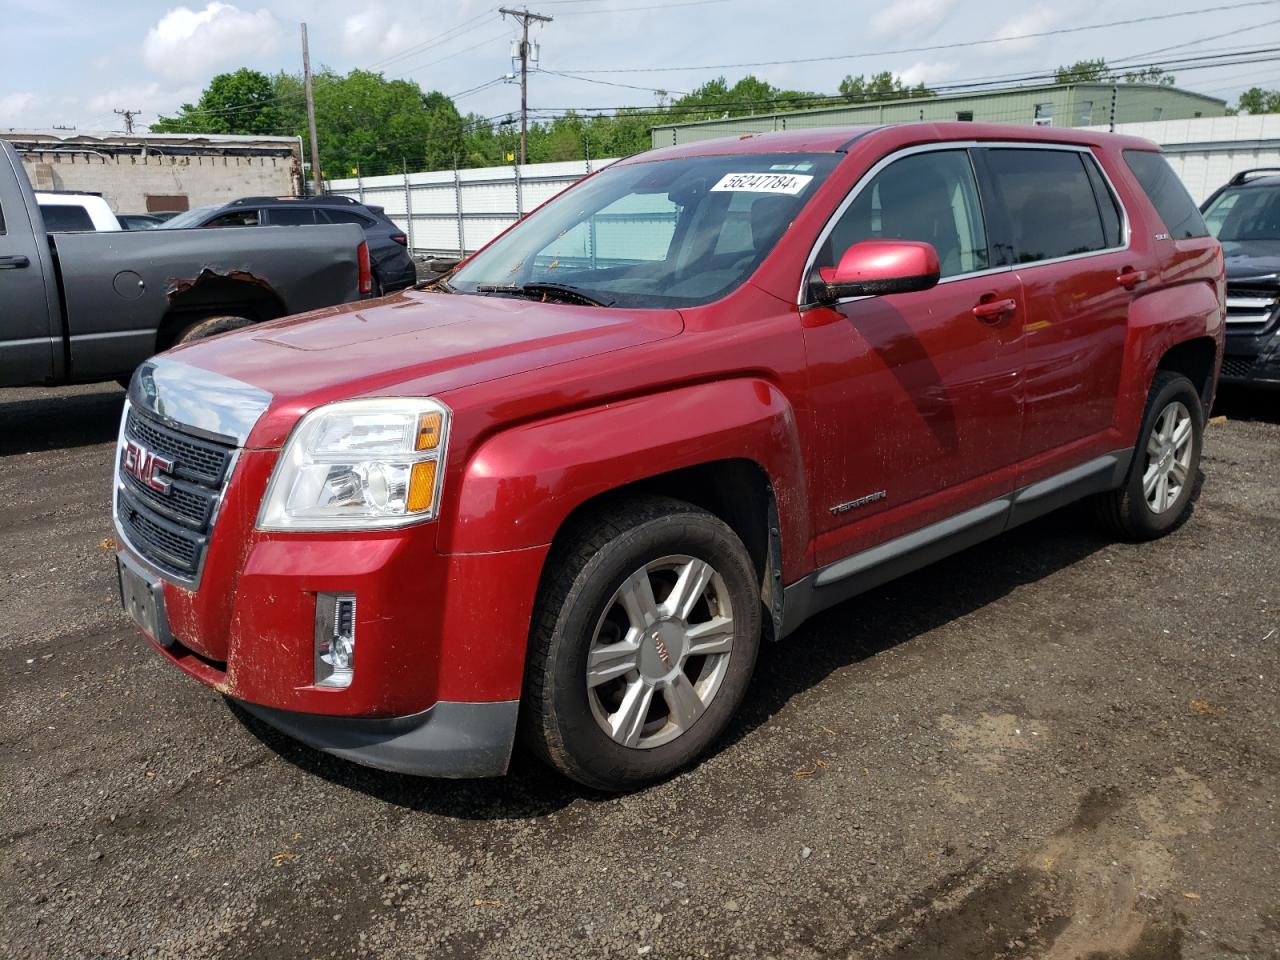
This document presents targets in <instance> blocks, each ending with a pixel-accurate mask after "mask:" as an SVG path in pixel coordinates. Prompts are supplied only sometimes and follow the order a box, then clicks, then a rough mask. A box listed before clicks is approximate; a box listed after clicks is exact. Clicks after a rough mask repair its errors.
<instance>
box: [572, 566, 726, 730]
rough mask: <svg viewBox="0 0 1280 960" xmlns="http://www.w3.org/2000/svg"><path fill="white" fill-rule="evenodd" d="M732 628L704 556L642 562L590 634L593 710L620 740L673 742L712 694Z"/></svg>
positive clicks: (720, 582)
mask: <svg viewBox="0 0 1280 960" xmlns="http://www.w3.org/2000/svg"><path fill="white" fill-rule="evenodd" d="M735 632H736V627H735V624H734V614H733V605H732V603H731V602H730V599H729V591H728V588H727V587H726V586H725V582H724V579H723V578H722V577H721V576H720V574H719V573H718V572H717V571H716V570H715V568H713V567H712V566H711V565H710V564H709V563H707V562H705V561H703V560H699V559H697V558H696V557H689V556H683V555H673V556H666V557H662V558H660V559H658V560H654V561H652V562H650V563H647V564H645V566H643V567H641V568H640V569H639V570H636V571H634V572H633V573H632V574H631V575H630V576H629V577H627V578H626V579H625V580H624V581H623V582H622V585H621V586H620V587H619V588H618V589H617V590H616V591H615V592H614V594H613V597H612V598H611V599H610V600H609V602H608V604H606V605H605V609H604V613H603V614H602V615H601V617H600V620H599V622H598V623H597V624H596V629H595V633H594V635H593V636H592V638H591V645H590V648H589V649H588V651H587V665H586V684H587V696H588V700H589V701H590V705H591V713H592V716H594V717H595V720H596V722H597V723H598V724H599V725H600V728H601V729H602V730H603V731H604V732H605V733H606V734H607V735H608V736H609V737H610V739H612V740H614V741H615V742H617V743H619V744H622V745H623V746H626V747H633V748H637V749H641V750H645V749H651V748H653V747H658V746H661V745H662V744H664V743H669V742H671V741H672V740H674V739H675V738H677V737H679V736H680V735H681V734H683V733H685V732H686V731H687V730H688V729H689V728H690V727H691V726H692V725H693V724H694V723H695V722H697V720H698V718H699V717H701V716H702V715H703V714H704V713H705V712H706V710H707V707H708V706H710V704H711V701H712V700H713V699H714V698H715V696H716V693H717V692H718V691H719V689H720V686H721V684H722V682H723V681H724V677H725V674H726V672H727V671H728V668H729V658H730V657H731V656H732V654H733V640H734V635H735Z"/></svg>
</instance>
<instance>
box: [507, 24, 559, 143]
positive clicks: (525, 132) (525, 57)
mask: <svg viewBox="0 0 1280 960" xmlns="http://www.w3.org/2000/svg"><path fill="white" fill-rule="evenodd" d="M498 12H499V13H500V14H502V15H503V16H504V17H505V16H512V17H515V18H516V19H517V20H519V21H520V26H521V27H522V28H523V33H522V35H521V37H520V162H521V163H528V162H529V149H528V145H529V24H530V23H531V22H533V21H539V22H541V23H550V22H551V18H550V17H544V16H543V15H542V14H540V13H530V12H529V10H528V8H527V7H526V8H525V9H524V10H512V9H511V8H510V7H499V8H498Z"/></svg>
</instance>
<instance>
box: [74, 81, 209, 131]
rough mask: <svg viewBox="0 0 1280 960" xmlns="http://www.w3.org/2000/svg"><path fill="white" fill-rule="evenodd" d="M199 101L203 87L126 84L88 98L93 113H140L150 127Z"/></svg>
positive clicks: (88, 104) (143, 120)
mask: <svg viewBox="0 0 1280 960" xmlns="http://www.w3.org/2000/svg"><path fill="white" fill-rule="evenodd" d="M199 97H200V87H199V86H198V85H195V84H192V85H189V86H182V87H171V86H168V85H167V84H166V85H161V84H159V83H132V84H130V83H126V84H122V85H121V86H118V87H113V88H112V89H110V90H106V91H104V92H103V93H99V94H96V95H95V96H92V97H90V98H89V100H88V103H87V106H88V108H89V110H90V112H92V113H94V114H102V115H106V116H110V115H111V112H112V111H113V110H115V109H116V108H117V107H119V108H120V109H122V110H141V111H142V119H141V122H142V123H144V124H145V123H150V122H151V121H153V120H155V119H156V117H158V116H161V115H164V114H172V113H174V112H175V111H176V110H177V109H178V107H180V106H181V105H182V104H183V103H194V102H195V101H196V100H197V99H199Z"/></svg>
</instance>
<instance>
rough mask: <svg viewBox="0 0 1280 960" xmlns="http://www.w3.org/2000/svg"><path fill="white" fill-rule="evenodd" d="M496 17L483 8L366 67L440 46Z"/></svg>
mask: <svg viewBox="0 0 1280 960" xmlns="http://www.w3.org/2000/svg"><path fill="white" fill-rule="evenodd" d="M496 19H498V18H497V17H496V16H494V13H493V11H492V10H485V11H483V12H482V13H479V14H477V15H476V16H474V17H471V18H470V19H469V20H464V21H462V23H460V24H458V25H457V26H455V27H451V28H450V29H448V30H446V31H444V32H443V33H441V34H438V35H436V36H434V37H431V38H429V39H427V40H423V41H422V42H421V43H415V44H414V45H413V46H411V47H408V48H406V49H404V50H401V51H400V52H399V53H394V54H392V55H391V56H389V57H383V58H382V59H381V60H375V61H374V62H373V63H371V64H369V66H368V67H367V68H366V69H368V70H370V71H372V70H373V69H374V68H375V67H381V66H385V65H387V64H389V63H393V62H394V61H396V60H403V59H404V58H405V57H411V56H413V55H414V54H417V53H422V52H425V51H426V50H430V49H431V48H432V47H437V46H440V45H441V44H443V43H447V42H448V41H450V40H456V39H457V38H458V37H460V36H462V35H463V34H467V33H470V32H471V31H472V30H478V29H480V27H482V26H484V25H485V24H486V23H488V22H491V21H493V20H496Z"/></svg>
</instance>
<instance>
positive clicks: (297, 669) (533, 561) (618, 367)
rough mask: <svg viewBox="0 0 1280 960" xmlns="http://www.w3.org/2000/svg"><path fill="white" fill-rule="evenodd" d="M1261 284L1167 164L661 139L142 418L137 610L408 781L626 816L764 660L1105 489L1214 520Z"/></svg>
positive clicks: (122, 480) (257, 701) (709, 729)
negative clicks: (482, 242)
mask: <svg viewBox="0 0 1280 960" xmlns="http://www.w3.org/2000/svg"><path fill="white" fill-rule="evenodd" d="M1223 318H1224V281H1223V261H1222V255H1221V252H1220V249H1219V246H1218V243H1217V242H1216V241H1215V240H1214V239H1213V238H1212V237H1210V236H1209V235H1208V233H1207V231H1206V230H1205V226H1204V223H1203V221H1202V220H1201V219H1200V214H1199V213H1198V211H1197V210H1196V208H1195V205H1194V204H1193V203H1192V201H1191V199H1190V197H1189V196H1188V195H1187V193H1186V191H1185V190H1184V189H1183V187H1182V186H1181V184H1180V183H1179V182H1178V180H1177V178H1176V177H1175V176H1174V175H1173V173H1172V172H1171V170H1170V168H1169V167H1168V165H1167V164H1166V163H1165V161H1164V159H1163V158H1162V157H1161V156H1160V154H1159V152H1158V151H1157V149H1156V147H1155V146H1153V145H1152V144H1150V143H1148V142H1146V141H1143V140H1136V139H1130V138H1122V137H1116V136H1108V135H1105V134H1099V133H1087V132H1076V131H1069V130H1053V129H1044V128H1036V127H1014V126H994V125H983V124H974V123H954V124H953V123H940V124H925V123H921V124H907V125H902V126H891V127H878V128H860V129H845V130H803V131H794V132H786V133H775V134H764V135H760V136H752V137H745V138H742V139H733V140H718V141H711V142H705V143H696V144H691V145H687V146H680V147H673V148H670V149H663V150H655V151H652V152H650V153H645V154H642V155H640V156H636V157H632V158H630V159H627V160H623V161H621V162H618V163H615V164H614V165H612V166H610V167H608V168H607V169H605V170H603V171H601V172H599V173H597V174H595V175H594V176H592V177H589V178H587V179H585V180H583V181H581V182H580V183H578V184H577V185H575V186H574V187H572V188H571V189H569V190H568V191H566V192H565V193H563V194H561V195H560V196H558V197H556V198H555V199H554V200H551V201H550V202H548V203H547V204H546V205H544V206H543V207H541V208H540V209H538V210H537V211H535V212H534V213H533V214H531V215H530V216H528V217H527V218H525V219H524V220H523V221H521V222H520V223H519V224H517V225H516V226H514V227H512V228H511V229H510V230H508V231H507V232H506V233H504V234H503V235H502V236H500V237H499V238H498V239H496V240H495V241H493V242H492V243H491V244H489V245H488V246H487V247H486V248H485V249H483V250H482V251H480V252H479V253H477V254H476V255H475V256H473V257H471V258H470V259H469V260H468V261H466V262H465V263H464V264H462V265H461V267H460V268H458V269H457V270H456V271H455V272H454V273H453V274H451V275H450V276H448V277H447V279H446V280H444V281H443V282H438V283H437V284H435V285H434V286H433V287H432V288H430V289H422V290H410V291H405V292H403V293H400V294H398V295H395V296H393V297H390V298H387V299H384V300H381V301H377V302H375V303H358V304H348V305H346V306H343V307H336V308H331V309H327V310H321V311H317V312H314V313H310V314H307V315H304V316H299V317H294V318H289V319H285V320H280V321H276V322H273V323H269V324H266V325H264V326H260V327H256V328H252V329H248V330H244V331H240V332H236V333H231V334H227V335H224V336H218V337H213V338H211V339H209V340H206V341H204V342H200V343H196V344H192V345H189V346H183V347H180V348H178V349H176V350H173V351H171V352H169V353H167V354H165V355H163V356H160V357H157V358H155V359H153V360H151V361H149V362H148V363H147V364H145V365H144V366H143V367H142V368H141V369H140V370H139V371H138V373H137V374H136V376H135V377H134V379H133V383H132V385H131V387H130V391H129V399H128V404H127V406H126V409H125V413H124V417H123V422H122V424H121V430H120V444H119V456H118V465H117V470H116V474H115V480H114V485H113V486H114V512H115V522H116V529H117V531H118V533H119V543H120V553H119V569H120V583H121V594H122V597H123V600H124V604H125V606H126V608H127V609H128V610H129V611H130V612H131V613H132V615H133V616H134V618H135V619H136V620H137V621H138V623H139V624H140V625H141V626H142V628H143V630H144V631H145V632H146V633H147V635H148V636H149V637H150V638H151V640H152V642H153V643H154V644H155V645H156V647H157V648H158V649H159V650H160V651H161V652H162V653H163V654H164V656H166V657H167V658H168V659H169V660H171V661H172V662H173V663H174V664H175V665H177V666H178V667H179V668H181V669H182V670H184V671H186V672H187V673H188V674H190V675H191V676H193V677H195V678H196V679H198V680H200V681H202V682H203V683H205V684H207V685H209V686H211V687H213V688H214V689H216V690H218V691H219V692H221V693H223V694H225V695H226V696H228V697H231V698H234V699H235V700H237V701H239V702H240V703H242V704H243V706H244V707H245V708H246V709H247V710H249V711H250V712H252V713H253V714H256V715H257V716H258V717H260V718H262V719H263V720H265V721H266V722H267V723H269V724H271V725H273V726H275V727H277V728H279V729H280V730H283V731H285V732H287V733H288V734H291V735H292V736H294V737H297V738H298V739H300V740H302V741H305V742H306V743H308V744H311V745H313V746H315V747H317V748H319V749H321V750H326V751H329V752H331V753H334V754H337V755H339V756H343V757H348V758H350V759H352V760H356V761H359V762H361V763H366V764H369V765H371V766H375V767H382V768H385V769H389V770H397V771H404V772H408V773H417V774H429V775H437V776H468V777H469V776H485V775H494V774H501V773H503V772H504V771H505V770H506V769H507V764H508V760H509V758H510V755H511V751H512V747H513V744H514V743H515V741H516V739H517V737H519V738H520V739H521V740H522V741H523V742H524V743H525V744H527V745H528V746H529V747H530V748H531V749H533V750H534V751H536V752H537V753H538V754H539V755H541V756H542V757H543V758H544V759H545V760H546V761H548V762H549V763H551V764H552V765H553V766H554V767H556V768H557V769H559V770H561V771H563V772H564V773H565V774H567V775H568V776H570V777H572V778H575V779H576V780H579V781H581V782H582V783H584V784H588V785H590V786H593V787H597V788H601V789H606V790H620V789H628V788H633V787H636V786H638V785H641V784H645V783H648V782H650V781H653V780H655V779H657V778H660V777H664V776H667V775H668V774H670V773H672V772H673V771H675V770H677V769H679V768H680V767H682V766H684V765H686V764H688V763H689V762H691V761H692V760H693V759H694V758H696V757H697V756H698V755H699V754H701V753H702V752H703V751H705V750H706V749H707V747H708V745H709V744H710V743H711V742H712V741H713V740H714V739H715V738H716V737H717V735H719V734H720V733H721V732H722V731H723V730H724V728H725V726H726V724H727V723H728V722H729V719H730V717H731V716H732V715H733V713H734V711H735V710H736V709H737V708H738V705H739V704H740V703H741V701H742V698H743V694H744V691H745V690H746V687H747V684H748V682H749V681H750V679H751V674H752V668H753V666H754V664H755V660H756V652H757V649H758V647H759V644H760V642H761V640H762V639H764V638H769V639H781V638H782V637H785V636H786V635H787V634H789V633H791V632H792V631H794V630H795V629H796V628H797V627H798V626H799V625H800V624H801V623H803V622H804V620H805V618H806V617H809V616H810V615H811V614H813V613H815V612H817V611H819V610H821V609H823V608H825V607H829V606H831V605H832V604H835V603H839V602H841V601H843V600H845V599H847V598H849V597H852V596H853V595H855V594H857V593H859V592H860V591H864V590H867V589H868V588H870V587H874V586H875V585H877V584H880V583H883V582H884V581H886V580H888V579H890V578H892V577H895V576H898V575H900V574H902V573H904V572H906V571H909V570H912V569H914V568H917V567H920V566H921V565H923V564H927V563H929V562H930V561H932V560H934V559H937V558H938V557H941V556H944V555H946V554H949V553H952V552H954V551H957V550H960V549H962V548H964V547H966V546H968V545H970V544H973V543H976V542H978V541H980V540H982V539H984V538H986V537H991V536H994V535H996V534H998V533H1000V532H1001V531H1003V530H1007V529H1009V528H1010V527H1012V526H1015V525H1016V524H1019V523H1023V522H1024V521H1026V520H1029V519H1031V518H1032V517H1035V516H1038V515H1040V514H1043V513H1045V512H1046V511H1049V510H1053V509H1055V508H1057V507H1059V506H1062V505H1063V504H1066V503H1068V502H1070V501H1073V500H1077V499H1080V498H1084V497H1090V498H1092V499H1093V500H1094V501H1095V502H1096V505H1097V507H1098V512H1099V514H1100V516H1101V517H1102V518H1103V519H1104V520H1105V521H1107V522H1108V523H1109V525H1110V526H1111V528H1112V529H1114V530H1115V531H1116V532H1117V533H1118V534H1119V535H1120V536H1122V537H1125V538H1127V539H1133V540H1142V539H1149V538H1153V537H1158V536H1160V535H1161V534H1163V533H1165V532H1166V531H1168V530H1170V529H1171V528H1172V527H1173V526H1174V525H1175V524H1177V523H1178V521H1179V520H1180V519H1181V518H1183V516H1184V515H1185V514H1186V513H1187V511H1188V506H1189V503H1190V500H1191V497H1192V490H1193V488H1194V486H1195V483H1196V478H1197V476H1198V466H1199V459H1200V445H1201V436H1202V431H1203V428H1204V421H1205V411H1206V410H1207V409H1208V408H1209V404H1210V401H1211V399H1212V397H1213V393H1214V389H1215V383H1216V380H1217V375H1218V369H1219V365H1220V362H1221V355H1222V347H1223V330H1224V326H1223V323H1224V319H1223Z"/></svg>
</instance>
